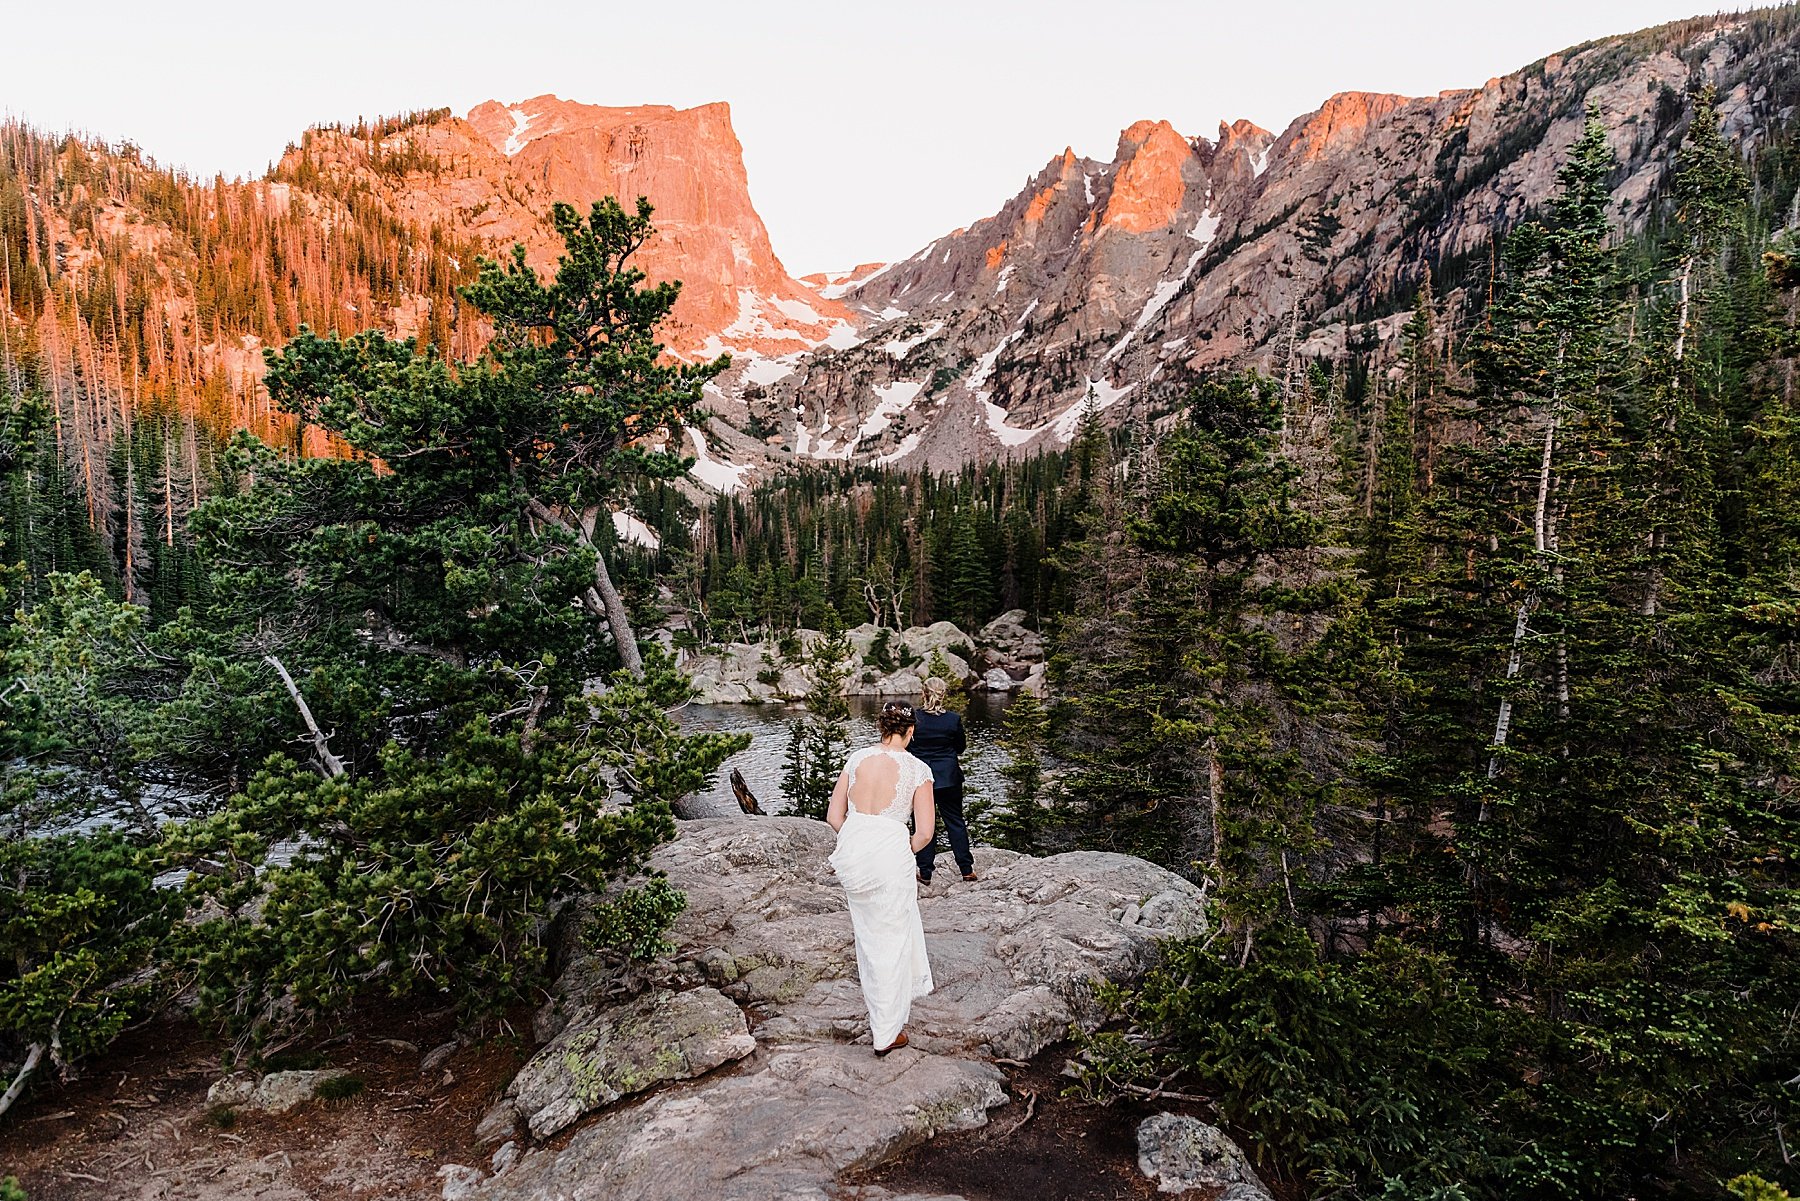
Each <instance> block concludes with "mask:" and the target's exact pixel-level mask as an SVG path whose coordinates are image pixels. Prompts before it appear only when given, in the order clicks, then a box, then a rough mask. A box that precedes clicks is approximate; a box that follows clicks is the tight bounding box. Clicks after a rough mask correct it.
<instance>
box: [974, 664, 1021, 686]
mask: <svg viewBox="0 0 1800 1201" xmlns="http://www.w3.org/2000/svg"><path fill="white" fill-rule="evenodd" d="M981 687H982V689H983V690H984V691H987V692H1016V691H1018V688H1019V681H1017V680H1015V679H1013V678H1012V673H1011V672H1009V671H1007V670H1006V669H1005V668H1004V667H990V668H988V669H987V673H986V674H985V675H983V676H982V677H981Z"/></svg>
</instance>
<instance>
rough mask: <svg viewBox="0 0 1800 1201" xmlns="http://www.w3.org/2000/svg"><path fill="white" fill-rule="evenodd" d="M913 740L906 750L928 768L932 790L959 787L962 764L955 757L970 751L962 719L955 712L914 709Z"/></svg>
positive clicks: (961, 776)
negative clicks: (930, 711) (929, 769)
mask: <svg viewBox="0 0 1800 1201" xmlns="http://www.w3.org/2000/svg"><path fill="white" fill-rule="evenodd" d="M913 722H914V723H915V724H914V726H913V740H912V745H911V746H909V747H907V748H906V749H907V750H909V751H911V752H912V753H913V754H914V755H915V756H917V757H918V758H920V759H923V760H924V761H925V764H926V766H927V767H929V768H931V786H932V787H933V788H961V787H962V782H963V773H962V764H961V763H960V762H959V761H958V760H957V756H958V755H960V754H962V753H963V752H964V751H965V750H967V749H968V748H969V742H968V739H967V738H966V737H964V735H963V723H962V717H961V716H960V715H959V714H955V713H949V712H945V713H927V712H926V711H925V710H923V709H914V710H913Z"/></svg>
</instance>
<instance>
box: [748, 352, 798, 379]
mask: <svg viewBox="0 0 1800 1201" xmlns="http://www.w3.org/2000/svg"><path fill="white" fill-rule="evenodd" d="M803 353H804V352H802V351H798V350H796V351H795V352H794V353H793V354H784V355H781V356H779V357H776V358H766V357H764V356H762V355H755V356H746V357H747V358H749V360H750V361H749V363H748V365H747V366H745V368H744V378H745V379H746V380H748V381H750V382H751V383H753V384H760V385H762V386H763V387H765V388H766V387H768V386H769V385H770V384H772V383H775V382H776V381H777V380H783V379H786V378H787V377H788V376H790V375H792V374H794V372H795V370H796V369H798V368H799V366H800V360H801V358H802V357H803Z"/></svg>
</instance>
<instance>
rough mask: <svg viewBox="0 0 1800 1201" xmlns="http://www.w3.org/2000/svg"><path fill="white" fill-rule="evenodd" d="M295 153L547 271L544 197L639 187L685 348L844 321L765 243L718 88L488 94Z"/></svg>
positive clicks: (795, 334)
mask: <svg viewBox="0 0 1800 1201" xmlns="http://www.w3.org/2000/svg"><path fill="white" fill-rule="evenodd" d="M302 153H304V154H306V155H308V156H310V157H311V158H312V160H313V161H314V163H315V165H316V166H317V167H318V168H319V169H320V170H322V171H323V172H324V173H326V174H328V175H329V174H334V173H336V174H344V175H354V176H357V177H359V178H360V179H361V181H362V182H364V183H366V185H367V186H368V188H369V190H370V191H371V193H372V194H374V195H375V196H377V197H378V198H380V199H381V200H382V201H383V202H384V203H386V204H387V205H388V206H390V207H391V208H392V209H393V210H394V211H395V212H396V213H397V214H399V215H400V216H402V217H403V218H405V219H406V220H409V221H411V222H413V223H415V224H418V225H421V226H427V227H428V226H431V225H434V224H437V225H442V226H444V227H446V228H451V229H456V230H459V231H463V232H467V233H469V234H473V235H476V236H478V237H480V238H482V239H484V240H485V241H486V242H488V243H489V244H490V245H492V246H493V247H495V248H496V249H498V248H503V247H507V246H510V245H511V244H513V243H515V242H518V243H523V244H524V246H525V249H526V257H527V259H528V260H529V261H530V262H531V263H532V264H533V265H534V266H536V267H538V268H539V269H540V270H545V271H548V270H551V269H553V268H554V267H555V265H556V259H557V256H558V254H559V253H560V252H561V249H562V240H561V239H560V238H559V237H558V236H557V234H556V231H555V230H554V229H552V228H551V226H550V224H549V222H548V221H547V220H546V218H545V214H546V213H547V212H548V211H549V208H550V206H551V204H552V203H554V202H556V201H559V200H560V201H566V202H568V203H570V204H573V205H574V206H575V207H576V208H577V209H579V210H581V211H583V212H585V211H586V209H587V207H588V205H590V204H591V203H592V202H593V201H595V200H597V199H599V198H601V197H604V196H616V197H618V198H619V199H620V202H621V203H623V204H624V205H626V207H627V208H628V209H630V208H631V207H632V206H634V205H635V204H636V198H637V197H639V196H645V197H648V198H649V200H650V202H651V203H652V204H653V205H654V206H655V208H656V212H655V215H654V218H653V220H654V222H655V225H656V233H655V236H653V237H652V238H651V239H650V241H649V242H648V243H647V244H646V245H645V246H644V248H643V250H642V251H641V252H640V254H639V255H638V256H637V257H636V259H635V260H634V261H635V264H636V265H637V266H638V267H639V268H640V269H642V270H643V271H644V272H645V273H646V275H647V276H648V277H649V278H650V279H651V280H652V281H653V282H654V281H661V280H671V279H672V280H680V281H681V284H682V290H681V297H680V299H679V300H678V301H677V303H676V306H675V313H674V318H673V320H672V321H671V323H670V324H669V326H668V327H666V329H665V331H664V333H665V341H666V342H667V344H668V345H669V347H670V349H671V350H673V351H675V352H676V353H679V354H682V355H685V356H690V357H691V356H700V355H713V354H719V353H723V352H727V351H731V352H739V353H742V352H746V351H747V352H752V353H758V354H782V353H790V352H793V351H798V350H805V349H809V348H811V347H813V346H816V345H819V344H820V343H823V342H825V341H826V340H827V339H831V338H833V337H834V336H835V337H836V338H837V339H838V340H840V341H841V340H843V339H844V338H845V337H846V336H848V335H849V334H850V333H851V331H852V328H853V327H852V325H851V324H850V322H848V321H847V320H846V317H847V316H848V311H847V310H846V309H845V308H844V307H843V306H842V305H841V304H840V303H838V302H837V301H833V300H828V299H826V298H824V297H822V296H820V295H819V293H818V292H816V291H815V290H813V289H812V288H809V287H807V286H806V285H804V284H802V283H799V282H798V281H796V280H794V279H793V278H791V277H790V276H789V275H788V273H787V270H786V269H785V268H784V267H783V266H782V264H781V260H780V259H778V258H777V257H776V255H775V250H774V248H773V247H772V246H771V245H770V243H769V233H768V230H767V229H765V228H764V226H763V223H762V218H761V217H760V216H758V215H757V212H756V209H755V207H754V206H753V205H752V204H751V201H750V187H749V181H748V179H747V178H746V176H745V172H744V155H743V147H742V146H740V145H739V143H738V140H737V134H736V133H735V132H734V131H733V130H732V127H731V109H730V106H729V105H726V104H706V105H701V106H700V107H698V108H689V109H677V108H670V107H668V106H666V105H641V106H636V107H631V108H605V107H601V106H599V105H592V104H577V103H575V102H574V101H570V100H564V99H561V98H560V97H557V96H536V97H533V98H532V99H530V100H523V101H519V102H517V103H512V104H508V103H503V102H501V101H498V100H490V101H487V102H486V103H484V104H479V105H476V106H475V107H474V108H473V109H471V110H470V111H469V113H468V115H467V117H466V118H461V119H459V118H456V117H446V118H444V119H441V120H437V121H433V122H429V123H426V124H422V125H415V126H409V127H407V128H405V129H402V130H399V131H397V132H395V133H392V134H390V135H389V136H387V137H386V138H384V139H382V141H381V142H380V143H379V145H375V146H372V145H371V144H370V143H369V142H368V141H365V140H361V139H357V138H354V137H351V136H349V135H348V134H343V133H337V132H333V131H319V132H316V133H314V134H312V135H310V136H309V138H308V139H307V145H306V146H305V148H304V149H294V150H290V151H289V156H290V157H293V156H297V155H300V154H302ZM384 164H385V166H384ZM284 165H286V164H284ZM396 165H397V166H398V169H396Z"/></svg>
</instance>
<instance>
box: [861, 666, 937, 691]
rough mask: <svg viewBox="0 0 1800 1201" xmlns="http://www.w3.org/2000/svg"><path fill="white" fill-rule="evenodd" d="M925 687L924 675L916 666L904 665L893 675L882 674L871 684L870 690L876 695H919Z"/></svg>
mask: <svg viewBox="0 0 1800 1201" xmlns="http://www.w3.org/2000/svg"><path fill="white" fill-rule="evenodd" d="M924 688H925V679H924V676H923V675H922V674H921V673H920V671H919V669H918V668H916V667H903V668H901V669H900V670H899V671H896V672H894V673H893V674H892V675H886V676H882V677H881V678H880V679H878V680H876V681H875V682H874V683H873V684H872V685H870V686H869V690H870V691H871V692H872V693H873V694H874V695H876V696H918V695H919V693H920V692H922V691H923V690H924Z"/></svg>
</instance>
